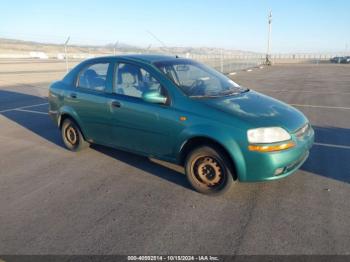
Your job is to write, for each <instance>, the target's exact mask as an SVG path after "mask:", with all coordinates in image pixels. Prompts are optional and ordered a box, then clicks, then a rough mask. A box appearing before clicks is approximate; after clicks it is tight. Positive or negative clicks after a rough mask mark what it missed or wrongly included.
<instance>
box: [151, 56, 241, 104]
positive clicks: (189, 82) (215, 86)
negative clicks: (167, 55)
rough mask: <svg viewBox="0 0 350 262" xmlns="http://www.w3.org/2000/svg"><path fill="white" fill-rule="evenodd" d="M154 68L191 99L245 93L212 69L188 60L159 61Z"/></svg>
mask: <svg viewBox="0 0 350 262" xmlns="http://www.w3.org/2000/svg"><path fill="white" fill-rule="evenodd" d="M155 66H156V67H158V68H159V69H160V70H161V71H162V72H163V73H164V74H165V75H166V76H167V77H168V78H169V79H170V80H171V81H173V82H174V83H175V84H176V85H177V86H178V87H179V88H180V89H181V90H182V91H183V92H184V93H185V94H186V95H188V96H191V97H218V96H227V95H234V94H239V93H242V92H244V91H247V89H245V88H242V87H240V86H239V85H238V84H236V83H235V82H233V81H232V80H231V79H229V78H228V77H226V76H224V75H223V74H221V73H219V72H217V71H215V70H214V69H212V68H210V67H208V66H205V65H203V64H200V63H197V62H195V61H192V60H189V59H176V60H171V61H161V62H157V63H155Z"/></svg>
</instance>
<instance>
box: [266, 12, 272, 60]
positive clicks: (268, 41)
mask: <svg viewBox="0 0 350 262" xmlns="http://www.w3.org/2000/svg"><path fill="white" fill-rule="evenodd" d="M268 24H269V29H268V37H267V50H266V61H265V63H266V64H267V65H271V60H270V45H271V26H272V11H270V13H269V16H268Z"/></svg>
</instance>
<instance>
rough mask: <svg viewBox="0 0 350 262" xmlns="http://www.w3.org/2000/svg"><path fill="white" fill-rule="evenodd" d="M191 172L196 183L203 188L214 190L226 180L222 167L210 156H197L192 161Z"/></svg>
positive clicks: (218, 161) (220, 163)
mask: <svg viewBox="0 0 350 262" xmlns="http://www.w3.org/2000/svg"><path fill="white" fill-rule="evenodd" d="M191 169H192V170H191V171H192V173H193V175H194V177H195V178H196V180H197V182H198V183H199V184H201V185H203V186H205V187H208V188H212V189H216V188H218V187H221V186H222V185H223V183H224V181H225V180H226V172H225V168H224V165H223V164H222V162H221V161H220V160H218V159H217V158H215V157H212V156H199V157H197V158H195V159H194V160H193V161H192V166H191Z"/></svg>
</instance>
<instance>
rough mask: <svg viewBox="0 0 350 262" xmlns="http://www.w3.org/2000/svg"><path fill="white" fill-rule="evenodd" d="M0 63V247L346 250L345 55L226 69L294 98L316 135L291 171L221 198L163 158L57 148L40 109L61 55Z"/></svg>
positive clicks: (349, 143)
mask: <svg viewBox="0 0 350 262" xmlns="http://www.w3.org/2000/svg"><path fill="white" fill-rule="evenodd" d="M0 71H1V74H0V145H1V149H0V254H124V255H131V254H143V255H144V254H151V255H158V254H176V255H180V254H187V255H190V254H212V255H215V254H216V255H224V254H228V255H230V254H231V255H232V254H350V248H349V247H350V219H349V217H350V201H349V199H350V65H275V66H272V67H267V68H263V69H253V71H251V72H246V71H241V72H238V73H237V74H236V75H234V76H233V79H234V80H235V81H236V82H238V83H239V84H241V85H243V86H246V87H249V88H251V89H254V90H257V91H259V92H262V93H265V94H267V95H270V96H272V97H275V98H277V99H280V100H282V101H285V102H287V103H289V104H292V105H295V107H297V108H298V109H300V110H301V111H302V112H303V113H304V114H305V115H306V116H307V117H308V118H309V119H310V121H311V124H312V125H313V126H314V129H315V131H316V143H315V145H314V147H313V148H312V150H311V153H310V157H309V159H308V161H307V162H306V163H305V164H304V165H303V166H302V167H301V169H300V170H299V171H297V172H296V173H295V174H294V175H292V176H289V177H287V178H285V179H283V180H279V181H274V182H266V183H265V182H264V183H252V184H245V183H235V185H234V187H233V189H232V190H231V191H230V192H229V193H228V194H226V195H224V196H222V197H208V196H205V195H202V194H199V193H197V192H195V191H194V190H192V189H191V188H190V186H189V184H188V182H187V181H186V178H185V176H184V174H183V172H182V169H181V168H179V167H173V166H169V165H168V164H166V163H159V162H155V161H151V160H149V159H147V158H144V157H140V156H137V155H133V154H129V153H125V152H122V151H118V150H114V149H109V148H106V147H102V146H91V147H90V148H88V149H86V150H85V151H82V152H79V153H72V152H69V151H68V150H66V149H65V148H64V147H63V144H62V142H61V139H60V135H59V132H58V130H57V128H56V127H55V126H54V124H53V123H52V122H51V120H50V119H49V117H48V115H47V108H48V106H47V86H48V83H49V82H51V81H53V80H55V79H59V78H61V77H62V76H63V74H64V64H57V65H56V64H55V63H46V64H43V65H42V64H40V63H35V64H34V63H33V64H30V63H27V62H25V63H24V62H23V63H21V62H17V64H16V63H13V64H11V62H7V63H1V64H0ZM6 72H7V73H6Z"/></svg>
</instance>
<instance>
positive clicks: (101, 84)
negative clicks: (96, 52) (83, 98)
mask: <svg viewBox="0 0 350 262" xmlns="http://www.w3.org/2000/svg"><path fill="white" fill-rule="evenodd" d="M108 67H109V63H97V64H93V65H90V66H88V67H85V68H84V69H83V70H82V71H81V72H80V73H79V77H78V82H77V86H78V87H81V88H87V89H92V90H96V91H105V90H106V83H107V72H108Z"/></svg>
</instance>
